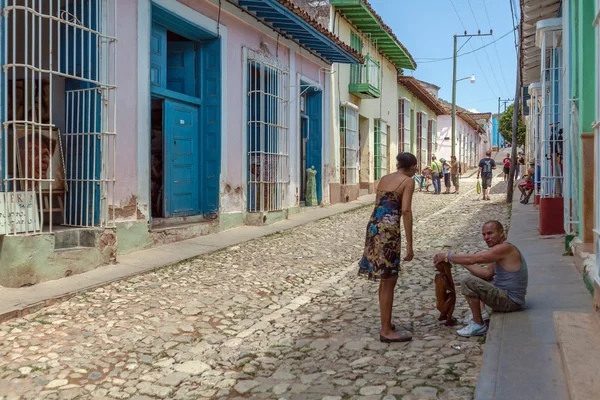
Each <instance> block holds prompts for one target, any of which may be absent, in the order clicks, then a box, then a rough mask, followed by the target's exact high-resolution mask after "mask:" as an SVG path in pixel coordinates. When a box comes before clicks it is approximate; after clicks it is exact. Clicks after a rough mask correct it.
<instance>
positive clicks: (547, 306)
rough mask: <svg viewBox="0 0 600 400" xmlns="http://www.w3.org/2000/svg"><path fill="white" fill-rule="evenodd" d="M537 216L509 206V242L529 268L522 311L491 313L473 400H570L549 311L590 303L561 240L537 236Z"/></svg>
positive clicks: (518, 206) (524, 208)
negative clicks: (525, 304) (474, 399)
mask: <svg viewBox="0 0 600 400" xmlns="http://www.w3.org/2000/svg"><path fill="white" fill-rule="evenodd" d="M538 226H539V224H538V211H536V210H534V209H533V206H532V205H531V204H529V205H527V206H525V205H522V204H520V202H519V196H518V194H515V202H514V203H513V209H512V218H511V226H510V231H509V234H508V240H509V241H510V242H511V243H513V244H515V245H516V246H517V247H519V249H520V250H521V251H522V252H523V254H524V255H525V258H526V260H527V265H528V267H529V288H528V291H527V298H526V300H527V307H526V309H524V310H523V311H520V312H516V313H509V314H503V313H494V314H492V318H491V321H490V329H489V331H488V335H487V339H486V344H485V347H484V357H483V367H482V370H481V374H480V376H479V380H478V382H477V390H476V392H475V398H476V399H477V400H492V399H494V400H495V399H498V400H505V399H511V400H520V399H522V400H533V399H544V400H553V399H556V400H565V399H569V398H570V397H569V391H568V387H567V381H566V375H565V372H564V370H563V365H562V360H561V354H560V348H559V344H558V337H557V333H556V328H555V326H554V321H553V312H554V311H574V312H583V313H590V312H591V304H592V298H591V296H590V293H589V292H588V291H587V289H586V287H585V285H584V283H583V281H582V277H581V275H580V274H579V272H578V271H577V269H576V267H575V265H574V263H573V258H572V257H568V256H563V253H564V252H565V248H564V237H563V236H551V237H548V236H540V235H539V232H538Z"/></svg>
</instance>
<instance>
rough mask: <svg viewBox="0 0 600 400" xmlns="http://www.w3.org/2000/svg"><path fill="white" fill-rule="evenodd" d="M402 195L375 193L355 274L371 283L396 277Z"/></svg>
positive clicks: (400, 237)
mask: <svg viewBox="0 0 600 400" xmlns="http://www.w3.org/2000/svg"><path fill="white" fill-rule="evenodd" d="M401 209H402V195H401V194H400V193H397V192H392V191H380V190H378V191H377V200H376V201H375V210H373V214H372V215H371V219H370V220H369V223H368V225H367V237H366V240H365V252H364V255H363V257H362V259H361V260H360V262H359V263H358V265H359V269H358V274H359V275H360V276H364V277H366V278H368V279H371V280H379V279H388V278H393V277H396V276H398V271H399V270H400V249H401V239H402V233H401V229H400V216H401Z"/></svg>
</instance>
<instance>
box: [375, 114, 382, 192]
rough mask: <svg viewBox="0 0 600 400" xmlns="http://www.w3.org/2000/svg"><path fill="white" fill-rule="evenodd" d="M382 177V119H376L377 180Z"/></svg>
mask: <svg viewBox="0 0 600 400" xmlns="http://www.w3.org/2000/svg"><path fill="white" fill-rule="evenodd" d="M379 179H381V120H378V119H376V120H375V180H376V181H378V180H379Z"/></svg>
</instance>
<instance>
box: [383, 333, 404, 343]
mask: <svg viewBox="0 0 600 400" xmlns="http://www.w3.org/2000/svg"><path fill="white" fill-rule="evenodd" d="M411 340H412V335H407V334H405V335H402V336H400V337H399V338H397V339H390V338H387V337H385V336H383V335H382V334H379V341H380V342H381V343H399V342H410V341H411Z"/></svg>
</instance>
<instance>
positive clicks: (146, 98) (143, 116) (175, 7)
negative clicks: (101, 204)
mask: <svg viewBox="0 0 600 400" xmlns="http://www.w3.org/2000/svg"><path fill="white" fill-rule="evenodd" d="M137 1H138V13H137V15H138V24H137V30H138V34H137V40H138V43H137V45H138V47H137V66H138V68H137V69H138V81H137V85H138V93H137V166H138V168H137V169H138V176H137V180H138V185H137V192H138V199H137V202H138V210H139V211H140V212H141V213H142V214H143V215H144V218H145V219H147V220H150V219H151V212H150V211H151V196H150V180H149V179H147V177H148V176H150V152H149V149H150V135H149V134H148V132H150V129H151V123H150V121H151V118H150V115H151V114H150V113H151V97H152V95H151V90H150V68H149V65H150V52H149V51H148V49H149V48H150V35H151V30H152V5H153V4H155V5H158V6H160V7H162V8H163V9H164V10H166V11H168V12H170V13H172V14H173V15H174V16H177V17H178V18H181V19H182V20H184V21H187V22H189V23H190V24H193V25H195V26H197V27H199V28H202V29H203V30H205V31H207V32H210V33H212V34H214V35H215V36H217V35H219V36H220V45H221V46H220V47H221V49H220V51H221V61H220V62H221V79H220V83H221V110H222V112H221V118H220V120H221V135H220V136H221V150H220V155H221V163H220V168H221V177H222V176H227V141H228V132H229V130H228V128H227V126H228V125H227V115H226V113H225V112H224V110H226V109H227V100H228V99H227V79H225V78H226V74H227V44H228V39H227V37H228V35H227V27H226V26H225V25H223V24H220V23H218V22H217V21H215V20H213V19H211V18H209V17H207V16H205V15H203V14H201V13H199V12H197V11H195V10H193V9H191V8H190V7H188V6H186V5H184V4H182V3H179V2H177V1H172V0H137ZM219 181H220V182H221V181H222V178H220V179H219ZM220 186H222V184H221V183H220ZM219 191H220V190H219Z"/></svg>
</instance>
